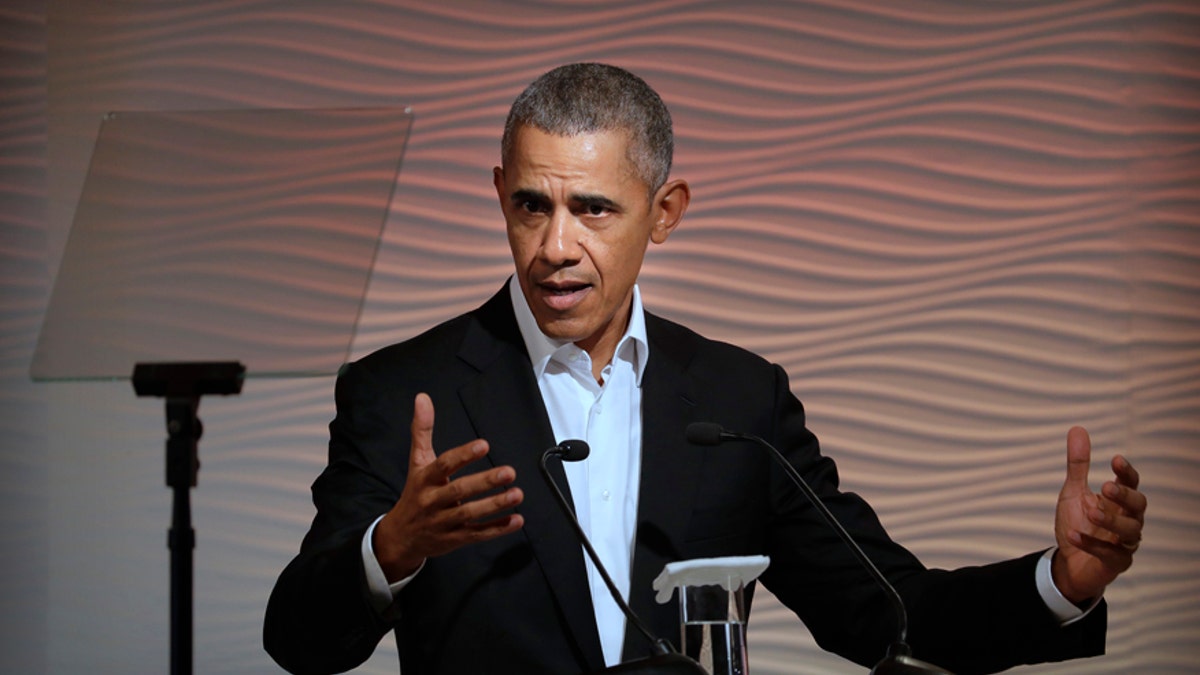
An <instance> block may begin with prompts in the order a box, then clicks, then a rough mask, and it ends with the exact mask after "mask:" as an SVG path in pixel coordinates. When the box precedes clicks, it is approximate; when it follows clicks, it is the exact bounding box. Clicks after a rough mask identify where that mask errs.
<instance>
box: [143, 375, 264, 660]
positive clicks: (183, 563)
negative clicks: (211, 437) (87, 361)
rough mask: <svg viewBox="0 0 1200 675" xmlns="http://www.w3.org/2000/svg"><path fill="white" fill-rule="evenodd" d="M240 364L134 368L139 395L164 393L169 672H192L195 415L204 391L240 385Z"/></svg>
mask: <svg viewBox="0 0 1200 675" xmlns="http://www.w3.org/2000/svg"><path fill="white" fill-rule="evenodd" d="M244 376H245V367H244V366H242V364H240V363H237V362H214V363H166V364H141V363H139V364H138V365H137V366H136V367H135V368H134V371H133V387H134V390H135V391H136V392H137V395H138V396H159V397H162V398H165V399H166V402H165V407H166V418H167V441H166V451H167V462H166V463H167V487H169V488H171V491H172V500H171V529H170V530H169V531H168V533H167V548H168V549H169V550H170V552H171V670H170V672H171V675H191V673H192V665H193V663H192V652H193V650H192V637H193V629H192V617H193V583H192V582H193V578H194V565H193V562H194V560H193V553H194V552H195V548H196V531H195V529H194V528H193V527H192V505H191V489H192V488H194V487H196V477H197V474H198V473H199V471H200V456H199V446H200V436H201V435H202V434H203V432H204V427H203V425H202V424H201V422H200V418H199V417H198V416H197V412H198V411H199V409H200V397H201V396H202V395H204V394H222V395H228V394H236V393H239V392H240V391H241V389H242V380H243V378H244Z"/></svg>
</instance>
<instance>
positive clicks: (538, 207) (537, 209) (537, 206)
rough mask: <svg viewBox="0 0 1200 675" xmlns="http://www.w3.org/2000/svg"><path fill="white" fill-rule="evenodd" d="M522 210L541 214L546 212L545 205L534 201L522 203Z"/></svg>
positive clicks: (528, 200) (527, 200)
mask: <svg viewBox="0 0 1200 675" xmlns="http://www.w3.org/2000/svg"><path fill="white" fill-rule="evenodd" d="M521 208H522V209H524V210H526V211H528V212H529V213H541V212H542V211H545V210H546V207H545V205H544V204H542V203H541V202H539V201H536V200H533V199H526V200H525V201H523V202H521Z"/></svg>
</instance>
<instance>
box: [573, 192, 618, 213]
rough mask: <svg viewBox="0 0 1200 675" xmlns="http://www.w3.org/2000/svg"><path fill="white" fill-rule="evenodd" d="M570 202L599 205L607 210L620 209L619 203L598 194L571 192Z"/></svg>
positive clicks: (585, 205) (582, 204) (581, 204)
mask: <svg viewBox="0 0 1200 675" xmlns="http://www.w3.org/2000/svg"><path fill="white" fill-rule="evenodd" d="M571 203H572V204H575V205H577V206H583V207H587V206H600V207H603V208H605V209H608V210H609V211H620V210H621V205H620V204H618V203H616V202H614V201H613V200H611V199H609V198H608V197H605V196H604V195H599V194H573V195H571Z"/></svg>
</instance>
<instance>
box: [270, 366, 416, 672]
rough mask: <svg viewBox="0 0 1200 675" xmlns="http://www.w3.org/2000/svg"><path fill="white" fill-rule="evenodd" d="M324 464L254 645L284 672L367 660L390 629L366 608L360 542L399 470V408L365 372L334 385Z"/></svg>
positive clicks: (402, 439)
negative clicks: (308, 520) (304, 527)
mask: <svg viewBox="0 0 1200 675" xmlns="http://www.w3.org/2000/svg"><path fill="white" fill-rule="evenodd" d="M335 399H336V403H337V414H336V417H335V418H334V420H333V422H332V423H330V427H329V428H330V441H329V463H328V465H327V467H326V468H325V470H324V471H323V472H322V473H321V475H320V476H319V477H318V478H317V480H316V482H315V483H314V484H313V486H312V495H313V503H314V505H315V506H316V508H317V514H316V516H315V518H314V520H313V523H312V526H311V528H310V529H309V531H308V534H307V535H306V536H305V537H304V541H303V543H302V544H301V546H300V553H299V554H298V555H297V556H296V557H295V558H294V559H293V560H292V561H291V563H290V564H289V565H288V566H287V567H286V568H285V569H284V571H283V572H282V574H281V575H280V576H279V579H278V581H277V582H276V584H275V588H274V590H273V591H272V593H271V598H270V600H269V602H268V604H267V612H266V618H265V621H264V626H263V645H264V647H265V648H266V650H267V652H268V653H269V654H270V655H271V657H272V658H274V659H275V661H276V662H277V663H279V665H281V666H283V668H284V669H286V670H288V671H289V672H291V673H296V674H305V673H336V672H344V671H346V670H349V669H351V668H354V667H356V666H358V665H360V664H361V663H363V662H364V661H366V660H367V658H369V657H370V655H371V653H372V652H373V651H374V649H375V647H376V645H377V644H378V643H379V640H380V639H381V638H382V637H383V636H384V635H385V634H386V633H387V632H388V631H389V630H391V628H392V627H393V622H392V621H390V620H389V618H394V617H384V616H382V615H380V613H379V612H377V611H376V610H375V609H374V608H373V607H372V605H371V602H370V597H369V593H368V591H367V587H366V577H365V573H364V571H363V564H362V550H361V545H362V538H363V536H364V535H365V533H366V530H367V528H368V527H369V526H370V524H371V523H372V522H373V521H374V520H375V519H376V518H378V517H379V516H380V515H382V514H384V513H386V512H387V511H388V510H389V509H391V507H392V505H393V504H395V502H396V500H397V499H398V498H399V495H400V488H401V486H402V485H403V484H404V479H405V472H406V470H407V463H406V458H407V455H408V440H407V438H408V428H407V426H405V425H406V424H407V417H406V416H405V414H404V412H405V411H404V410H403V409H399V410H397V409H396V407H397V406H398V405H399V402H398V401H397V400H396V399H395V398H394V397H393V395H392V393H391V392H389V391H388V389H387V388H385V387H381V386H379V385H377V384H376V383H375V382H373V381H372V380H371V379H370V373H369V369H367V368H362V367H356V366H354V365H351V366H349V367H347V368H346V369H345V370H344V371H343V373H342V374H341V375H340V376H339V377H338V381H337V385H336V395H335Z"/></svg>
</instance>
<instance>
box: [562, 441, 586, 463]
mask: <svg viewBox="0 0 1200 675" xmlns="http://www.w3.org/2000/svg"><path fill="white" fill-rule="evenodd" d="M558 451H559V453H560V456H561V457H562V460H563V461H564V462H579V461H582V460H585V459H587V457H588V455H589V454H591V452H592V449H591V448H590V447H589V446H588V444H587V441H581V440H579V439H576V438H571V439H568V440H565V441H563V442H562V443H559V444H558Z"/></svg>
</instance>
